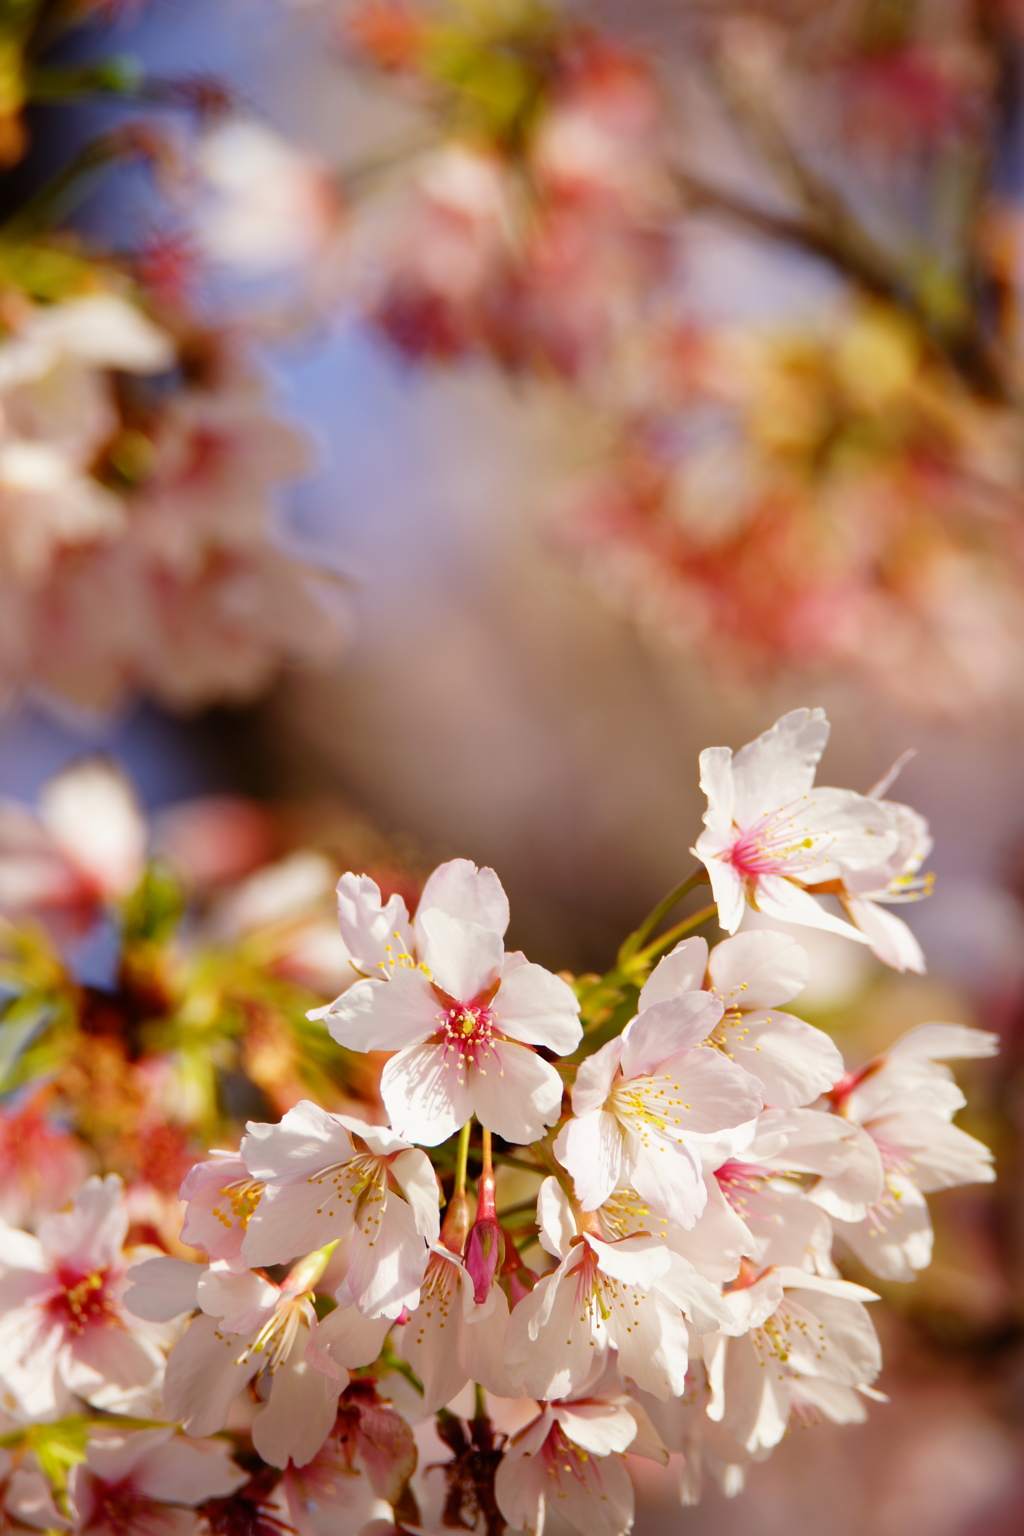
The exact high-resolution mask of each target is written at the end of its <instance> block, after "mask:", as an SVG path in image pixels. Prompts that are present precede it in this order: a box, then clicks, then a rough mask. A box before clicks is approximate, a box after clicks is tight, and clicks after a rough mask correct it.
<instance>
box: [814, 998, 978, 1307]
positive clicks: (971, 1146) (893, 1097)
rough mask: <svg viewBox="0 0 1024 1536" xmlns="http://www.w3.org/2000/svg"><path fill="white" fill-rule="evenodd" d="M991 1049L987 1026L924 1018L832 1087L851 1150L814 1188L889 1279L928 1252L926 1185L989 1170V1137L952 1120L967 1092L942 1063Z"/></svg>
mask: <svg viewBox="0 0 1024 1536" xmlns="http://www.w3.org/2000/svg"><path fill="white" fill-rule="evenodd" d="M997 1049H998V1036H996V1035H992V1034H988V1033H986V1032H985V1031H983V1030H977V1029H965V1028H963V1027H961V1026H959V1025H955V1024H921V1025H919V1026H918V1027H917V1028H916V1029H912V1030H910V1031H909V1033H908V1034H906V1035H904V1036H903V1037H902V1038H901V1039H900V1040H897V1042H896V1044H895V1045H894V1046H892V1047H891V1048H890V1050H889V1051H888V1052H887V1053H886V1054H885V1055H884V1056H881V1057H878V1058H876V1060H875V1061H873V1062H870V1063H869V1064H868V1065H867V1066H866V1067H864V1068H863V1069H862V1070H861V1071H860V1072H854V1073H850V1074H848V1075H847V1076H846V1077H845V1078H844V1079H843V1080H842V1082H840V1083H838V1084H837V1085H836V1087H835V1089H834V1091H833V1093H832V1096H831V1097H832V1103H833V1106H834V1107H835V1109H836V1111H837V1113H838V1114H839V1115H840V1116H841V1117H842V1118H843V1119H844V1120H846V1121H847V1122H848V1123H850V1124H851V1125H852V1126H854V1127H857V1128H858V1129H857V1130H856V1131H855V1136H856V1143H855V1145H856V1160H855V1161H853V1162H851V1164H850V1165H849V1166H848V1167H847V1168H845V1169H843V1170H842V1171H840V1172H838V1173H836V1174H834V1175H832V1176H831V1177H823V1178H821V1179H819V1180H818V1182H817V1184H816V1186H815V1188H814V1189H813V1190H812V1191H811V1194H810V1198H811V1199H812V1200H813V1201H815V1202H816V1203H818V1204H820V1205H821V1206H822V1208H823V1209H824V1210H826V1211H828V1212H829V1213H830V1215H831V1216H832V1218H833V1225H834V1227H835V1231H836V1235H837V1236H839V1237H841V1238H842V1239H843V1241H844V1242H845V1243H847V1244H848V1245H849V1247H851V1248H852V1249H853V1251H854V1252H855V1253H856V1254H857V1256H858V1258H860V1260H861V1261H862V1262H863V1263H864V1264H866V1265H867V1267H868V1269H870V1270H871V1271H872V1272H873V1273H874V1274H876V1275H880V1276H881V1277H882V1278H883V1279H885V1280H912V1279H913V1278H914V1274H915V1272H916V1271H917V1270H919V1269H923V1268H924V1267H925V1266H926V1265H927V1264H929V1263H930V1262H931V1252H932V1224H931V1218H930V1216H929V1214H928V1205H927V1201H926V1200H925V1198H924V1196H925V1195H926V1194H928V1193H931V1192H932V1191H933V1190H937V1189H949V1188H951V1187H953V1186H954V1185H958V1184H979V1183H991V1182H992V1180H993V1179H994V1178H995V1172H994V1170H993V1168H992V1153H991V1152H990V1151H989V1149H988V1147H986V1146H985V1145H984V1144H983V1143H982V1142H980V1141H977V1140H976V1139H975V1138H974V1137H973V1136H969V1135H968V1134H967V1133H966V1131H962V1130H960V1129H959V1127H958V1126H955V1125H953V1124H952V1123H951V1122H952V1119H953V1116H954V1115H955V1114H956V1112H957V1110H958V1109H962V1108H963V1105H964V1103H965V1102H966V1101H965V1099H964V1096H963V1094H962V1093H961V1091H960V1089H959V1088H958V1087H957V1086H956V1084H955V1082H954V1081H953V1078H952V1073H951V1072H950V1071H949V1069H948V1068H947V1067H944V1066H942V1065H941V1064H940V1063H941V1062H942V1061H946V1060H955V1059H957V1058H971V1057H984V1056H991V1055H993V1054H994V1053H995V1051H996V1050H997Z"/></svg>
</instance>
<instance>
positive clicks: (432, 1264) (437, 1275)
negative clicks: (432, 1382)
mask: <svg viewBox="0 0 1024 1536" xmlns="http://www.w3.org/2000/svg"><path fill="white" fill-rule="evenodd" d="M458 1274H459V1272H458V1270H457V1269H456V1267H455V1265H454V1264H450V1263H449V1262H448V1260H447V1259H445V1258H442V1256H441V1254H439V1253H432V1254H431V1256H430V1258H429V1260H428V1261H427V1272H426V1274H425V1275H424V1277H423V1285H422V1287H421V1288H420V1304H419V1306H418V1307H417V1309H416V1311H415V1312H414V1313H413V1318H412V1323H411V1324H410V1326H411V1327H416V1330H417V1331H416V1342H417V1344H421V1343H422V1342H423V1337H424V1335H425V1333H426V1331H427V1328H428V1326H429V1325H431V1324H432V1325H433V1326H434V1327H435V1328H438V1329H439V1330H443V1329H444V1328H445V1327H446V1326H447V1323H448V1318H449V1316H450V1315H451V1310H452V1306H453V1304H454V1303H455V1302H456V1300H458V1297H457V1282H458ZM417 1325H418V1326H417ZM450 1347H451V1348H453V1349H454V1347H455V1345H454V1341H453V1342H452V1344H451V1346H450Z"/></svg>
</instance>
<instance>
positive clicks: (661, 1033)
mask: <svg viewBox="0 0 1024 1536" xmlns="http://www.w3.org/2000/svg"><path fill="white" fill-rule="evenodd" d="M722 1012H723V1008H722V1004H721V1002H720V1001H719V1000H718V998H716V997H712V996H711V994H710V993H708V992H684V993H683V994H682V995H681V996H679V997H674V998H669V999H668V1000H666V1001H665V1002H663V1003H654V1004H653V1005H652V1006H651V1007H649V1008H645V1009H644V1011H643V1012H642V1013H639V1014H637V1016H636V1018H635V1019H632V1020H631V1021H630V1022H629V1023H628V1024H627V1025H626V1028H625V1030H624V1031H623V1035H622V1061H621V1066H622V1074H623V1076H624V1077H647V1076H650V1075H653V1074H655V1073H657V1071H658V1067H659V1064H660V1063H661V1062H663V1061H665V1059H666V1058H667V1057H670V1056H678V1055H679V1054H680V1052H682V1051H689V1050H691V1049H692V1048H693V1047H694V1046H697V1045H700V1044H701V1042H702V1041H704V1040H706V1039H707V1038H708V1036H709V1035H710V1034H711V1032H712V1031H713V1030H714V1028H715V1025H716V1024H717V1023H718V1021H719V1019H720V1018H721V1017H722Z"/></svg>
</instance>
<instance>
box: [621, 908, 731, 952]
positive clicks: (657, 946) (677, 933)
mask: <svg viewBox="0 0 1024 1536" xmlns="http://www.w3.org/2000/svg"><path fill="white" fill-rule="evenodd" d="M717 911H718V905H717V903H716V902H713V901H712V902H710V903H709V904H708V906H706V907H701V909H700V911H699V912H694V914H693V915H692V917H687V918H684V919H683V921H682V922H681V923H677V924H676V925H675V927H674V928H670V929H669V930H668V932H667V933H663V934H662V935H661V936H660V938H657V939H655V940H654V942H653V944H648V945H647V948H646V949H641V950H639V951H638V952H637V953H636V954H635V955H634V956H633V959H634V963H635V962H636V961H638V960H642V961H649V960H653V959H654V957H655V955H657V954H660V953H661V951H662V950H665V949H668V947H669V946H670V945H671V944H674V943H675V942H676V940H677V939H681V938H684V937H685V935H686V934H688V933H691V932H692V931H693V929H694V928H699V927H700V926H701V924H702V923H706V922H707V920H708V918H710V917H714V916H715V914H716V912H717Z"/></svg>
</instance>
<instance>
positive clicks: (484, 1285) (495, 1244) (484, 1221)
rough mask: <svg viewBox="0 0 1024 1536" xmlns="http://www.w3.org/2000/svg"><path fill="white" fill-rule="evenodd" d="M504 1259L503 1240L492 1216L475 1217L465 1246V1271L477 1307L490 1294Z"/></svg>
mask: <svg viewBox="0 0 1024 1536" xmlns="http://www.w3.org/2000/svg"><path fill="white" fill-rule="evenodd" d="M504 1259H505V1239H504V1237H503V1236H502V1231H501V1228H500V1227H499V1225H498V1223H497V1221H496V1220H495V1219H494V1217H493V1216H484V1217H482V1218H481V1217H479V1216H478V1217H477V1219H476V1221H475V1222H474V1223H473V1228H472V1230H471V1232H470V1234H469V1242H468V1243H467V1244H466V1269H467V1270H468V1271H469V1276H470V1279H471V1280H472V1281H473V1300H474V1301H475V1302H476V1303H477V1304H478V1305H479V1304H480V1303H481V1302H484V1301H486V1300H487V1298H488V1296H489V1295H490V1294H491V1284H492V1282H493V1280H494V1277H495V1275H496V1274H497V1272H498V1270H499V1269H500V1268H501V1265H502V1263H503V1262H504Z"/></svg>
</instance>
